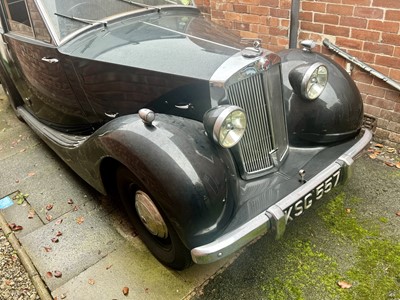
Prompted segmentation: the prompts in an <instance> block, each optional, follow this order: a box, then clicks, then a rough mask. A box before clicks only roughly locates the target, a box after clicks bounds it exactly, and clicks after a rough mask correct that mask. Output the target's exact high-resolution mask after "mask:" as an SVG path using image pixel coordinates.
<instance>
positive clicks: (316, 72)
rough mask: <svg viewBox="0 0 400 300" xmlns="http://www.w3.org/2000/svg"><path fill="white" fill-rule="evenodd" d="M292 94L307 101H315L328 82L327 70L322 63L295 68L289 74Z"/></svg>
mask: <svg viewBox="0 0 400 300" xmlns="http://www.w3.org/2000/svg"><path fill="white" fill-rule="evenodd" d="M289 81H290V84H291V85H292V87H293V90H294V92H295V93H296V94H297V95H299V96H302V97H303V98H305V99H308V100H315V99H317V98H318V97H319V96H320V95H321V94H322V92H323V91H324V89H325V86H326V84H327V82H328V69H327V67H326V66H325V65H324V64H322V63H319V62H317V63H314V64H312V65H310V64H304V65H300V66H297V67H296V68H294V69H293V70H292V71H290V73H289Z"/></svg>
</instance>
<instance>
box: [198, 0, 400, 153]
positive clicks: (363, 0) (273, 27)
mask: <svg viewBox="0 0 400 300" xmlns="http://www.w3.org/2000/svg"><path fill="white" fill-rule="evenodd" d="M196 3H197V5H198V7H199V8H200V9H202V11H203V12H204V14H205V15H206V16H208V17H209V18H211V19H212V20H213V21H215V22H217V23H219V24H222V25H224V26H225V27H227V28H229V29H231V30H232V31H233V32H235V33H236V34H238V35H240V36H242V37H246V38H260V39H261V40H262V45H263V47H265V48H268V49H270V50H273V51H277V50H280V49H283V48H287V47H288V43H289V26H290V23H289V18H290V9H291V0H197V1H196ZM310 38H311V39H313V40H315V41H316V42H317V43H318V44H319V45H322V40H323V39H324V38H328V39H329V40H330V41H331V42H333V43H335V44H336V45H338V46H339V47H341V48H342V49H344V50H346V51H348V52H349V53H350V54H352V55H354V56H356V57H357V58H358V59H360V60H362V61H364V62H365V63H367V64H369V65H371V66H372V67H373V68H375V69H377V70H378V71H379V72H382V73H383V74H385V75H386V76H389V77H391V78H392V79H394V80H397V81H398V82H400V0H319V1H316V0H314V1H313V0H300V27H299V33H298V39H299V41H301V40H304V39H310ZM317 50H318V51H321V52H323V53H325V54H327V55H330V56H331V57H332V58H334V59H335V60H336V61H338V62H339V63H340V64H341V65H342V66H343V67H345V66H346V61H345V60H344V59H343V58H341V57H339V56H337V55H334V54H332V52H330V51H329V50H327V49H326V48H325V47H324V46H318V48H317ZM352 77H353V79H354V80H355V81H356V83H357V86H358V87H359V89H360V91H361V94H362V96H363V99H364V107H365V113H367V114H370V115H372V116H374V117H375V118H377V120H378V128H377V130H376V134H375V139H376V140H378V141H386V142H387V143H388V144H390V145H396V144H397V145H398V144H400V92H399V91H398V90H396V89H394V88H392V87H391V86H389V85H388V84H387V83H385V82H383V81H382V80H380V79H378V78H375V77H373V76H371V75H370V74H369V73H367V72H365V71H363V70H361V69H360V68H358V67H357V66H354V67H353V71H352Z"/></svg>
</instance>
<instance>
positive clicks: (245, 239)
mask: <svg viewBox="0 0 400 300" xmlns="http://www.w3.org/2000/svg"><path fill="white" fill-rule="evenodd" d="M371 139H372V132H371V131H370V130H365V131H364V134H363V136H362V137H361V138H360V140H359V141H358V142H357V143H356V144H355V145H354V146H353V147H351V148H350V149H349V150H347V151H346V152H345V153H344V154H342V155H341V156H340V157H339V158H338V159H337V160H336V161H335V162H333V163H332V164H330V165H329V166H328V167H326V168H325V169H324V170H322V171H321V172H320V173H319V174H318V175H317V176H314V177H313V178H312V179H310V180H309V181H307V182H306V183H304V184H303V185H302V186H301V187H299V188H298V189H296V190H294V191H293V192H292V193H290V194H289V195H287V196H286V197H285V198H283V199H282V200H280V201H279V202H277V203H276V204H274V205H273V206H271V207H269V208H268V209H267V210H266V211H265V212H263V213H261V214H259V215H258V216H256V217H255V218H253V219H251V220H250V221H248V222H246V223H245V224H243V225H242V226H240V227H239V228H237V229H235V230H233V231H231V232H228V233H226V234H224V235H223V236H220V237H219V238H218V239H216V240H215V241H213V242H211V243H209V244H206V245H203V246H199V247H196V248H193V249H192V250H191V255H192V259H193V261H194V262H195V263H198V264H207V263H211V262H214V261H217V260H219V259H221V258H223V257H226V256H228V255H230V254H232V253H233V252H235V251H237V250H239V249H240V248H242V247H244V246H245V245H246V244H248V243H249V242H251V241H253V240H255V239H257V238H258V237H260V236H262V235H264V234H266V233H267V232H269V231H275V234H276V237H277V238H279V237H281V236H282V235H283V233H284V232H285V228H286V224H287V221H288V215H287V214H285V212H284V211H285V209H287V208H288V207H290V206H291V205H294V204H295V203H296V202H297V201H298V200H299V199H300V198H302V197H304V196H305V195H307V194H308V193H309V192H310V191H312V190H313V189H315V188H316V187H317V186H318V185H319V184H321V182H323V181H325V180H326V179H327V178H328V177H329V176H331V175H332V174H334V173H335V172H337V171H338V170H339V169H342V170H343V171H344V176H345V178H344V179H346V177H348V176H349V172H350V170H349V169H350V166H351V165H352V164H353V162H354V159H355V158H356V156H357V155H358V154H360V153H361V151H362V150H363V149H365V147H367V146H368V144H369V142H370V141H371Z"/></svg>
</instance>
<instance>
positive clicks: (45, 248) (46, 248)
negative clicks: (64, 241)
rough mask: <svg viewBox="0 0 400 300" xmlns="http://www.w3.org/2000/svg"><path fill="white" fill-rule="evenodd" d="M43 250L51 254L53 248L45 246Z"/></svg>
mask: <svg viewBox="0 0 400 300" xmlns="http://www.w3.org/2000/svg"><path fill="white" fill-rule="evenodd" d="M43 249H44V251H45V252H51V247H47V246H44V247H43Z"/></svg>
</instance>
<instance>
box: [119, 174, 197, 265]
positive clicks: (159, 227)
mask: <svg viewBox="0 0 400 300" xmlns="http://www.w3.org/2000/svg"><path fill="white" fill-rule="evenodd" d="M116 186H117V192H118V197H119V199H120V200H121V202H122V205H123V207H124V208H125V210H126V211H127V213H128V216H129V218H130V221H131V222H132V224H133V226H134V227H135V229H136V232H137V234H138V235H139V237H140V238H141V239H142V241H143V242H144V244H145V245H146V246H147V248H148V249H149V250H150V252H151V253H152V254H153V255H154V256H155V257H156V258H157V259H158V260H159V261H160V262H161V263H163V264H164V265H166V266H168V267H170V268H173V269H177V270H182V269H185V268H187V267H189V266H190V265H191V264H192V259H191V256H190V252H189V250H188V249H187V248H186V247H185V245H183V243H182V241H181V239H180V238H179V236H178V234H177V233H176V231H175V229H174V228H173V227H172V226H171V224H170V222H169V221H168V219H167V218H166V217H165V215H164V213H163V212H162V210H161V209H160V208H159V206H158V204H157V203H156V199H154V198H153V197H152V195H151V193H149V192H148V191H147V189H146V187H145V186H143V185H142V184H141V182H139V180H138V179H137V178H136V176H134V175H133V174H132V172H130V171H129V170H128V169H127V168H126V167H122V166H121V167H119V168H118V169H117V171H116Z"/></svg>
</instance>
